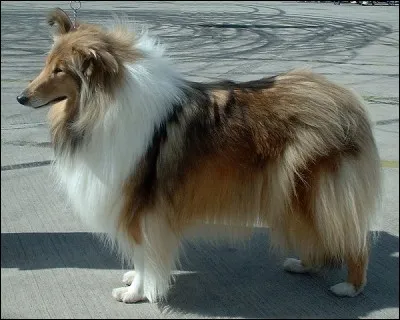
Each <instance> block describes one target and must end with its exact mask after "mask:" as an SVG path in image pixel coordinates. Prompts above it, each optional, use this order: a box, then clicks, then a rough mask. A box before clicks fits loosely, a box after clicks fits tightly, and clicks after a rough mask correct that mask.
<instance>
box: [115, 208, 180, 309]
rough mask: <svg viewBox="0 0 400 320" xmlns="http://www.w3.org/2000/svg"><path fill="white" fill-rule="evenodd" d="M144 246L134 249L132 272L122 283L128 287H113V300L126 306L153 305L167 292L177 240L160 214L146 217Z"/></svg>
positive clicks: (143, 227) (125, 275)
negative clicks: (147, 302)
mask: <svg viewBox="0 0 400 320" xmlns="http://www.w3.org/2000/svg"><path fill="white" fill-rule="evenodd" d="M142 231H143V244H141V245H140V246H137V247H135V251H134V265H135V270H134V271H129V272H126V273H125V274H124V276H123V279H122V281H123V282H124V283H125V284H128V285H129V287H121V288H116V289H114V290H113V291H112V295H113V297H114V298H115V299H116V300H118V301H122V302H125V303H135V302H138V301H143V300H145V299H148V300H149V301H150V302H155V301H157V300H158V299H160V298H163V297H164V295H165V294H166V293H167V291H168V288H169V284H170V279H171V271H172V268H173V267H174V266H175V256H176V253H177V249H178V245H179V241H178V239H177V237H176V236H175V235H174V234H173V232H172V231H171V229H170V228H169V226H168V224H167V223H166V221H165V219H164V217H163V216H162V215H160V216H158V215H156V214H149V215H146V216H145V217H144V219H143V221H142Z"/></svg>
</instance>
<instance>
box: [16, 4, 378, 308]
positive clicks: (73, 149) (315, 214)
mask: <svg viewBox="0 0 400 320" xmlns="http://www.w3.org/2000/svg"><path fill="white" fill-rule="evenodd" d="M48 22H49V24H50V25H55V26H56V33H55V35H54V44H53V46H52V49H51V51H50V53H49V55H48V57H47V60H46V63H45V67H44V69H43V70H42V72H41V73H40V74H39V76H38V77H37V78H36V79H34V80H33V81H32V82H31V83H30V84H29V86H28V87H27V88H26V89H25V90H24V91H23V92H22V93H21V94H20V95H19V96H18V97H17V100H18V101H19V102H20V103H21V104H23V105H27V106H31V107H34V108H37V107H41V106H45V105H52V106H51V109H50V112H49V122H50V128H51V137H52V143H53V145H54V152H55V158H56V161H55V169H56V172H57V173H58V174H59V177H60V180H61V182H62V184H63V185H65V187H66V191H67V193H68V195H69V198H70V200H71V202H72V205H73V207H74V210H76V211H77V212H79V214H80V216H81V217H82V218H83V219H84V220H86V222H87V223H88V224H89V225H90V226H92V227H94V231H99V232H102V233H106V234H107V235H108V239H109V240H110V242H111V243H112V244H114V245H116V247H117V248H118V249H119V251H120V253H121V256H122V257H125V258H126V259H128V261H129V262H131V263H132V264H134V267H135V271H130V272H128V273H126V274H125V275H124V279H123V281H124V282H125V283H126V284H129V286H125V287H122V288H117V289H114V290H113V296H114V297H115V298H116V299H117V300H120V301H123V302H127V303H129V302H137V301H140V300H144V299H148V300H149V301H156V300H158V299H159V298H162V297H165V294H166V292H167V291H168V287H169V285H170V283H171V281H170V280H171V270H172V269H173V268H174V266H175V262H176V258H177V254H178V247H179V244H180V242H181V240H182V239H183V237H184V236H185V235H186V233H187V232H188V231H189V230H192V229H193V228H195V227H196V226H198V225H201V224H204V223H208V224H219V225H225V226H230V227H232V228H233V227H269V230H270V233H271V241H272V243H273V244H276V245H279V246H280V247H282V248H285V249H290V250H295V251H296V252H297V253H298V254H299V257H300V260H297V259H288V260H286V261H285V263H284V268H285V269H286V270H288V271H292V272H309V271H313V270H316V269H318V268H319V267H322V266H324V265H327V264H332V263H334V264H337V263H345V264H346V265H347V267H348V278H347V281H345V282H342V283H339V284H336V285H334V286H333V287H331V290H332V291H333V292H334V293H335V294H337V295H339V296H355V295H357V294H358V293H359V292H360V291H361V290H362V289H363V287H364V285H365V284H366V270H367V264H368V255H369V247H370V243H369V242H370V241H369V240H368V238H369V237H368V234H369V229H370V226H371V221H372V218H373V217H374V214H375V211H376V205H377V204H378V201H377V200H378V199H379V194H380V160H379V156H378V152H377V148H376V144H375V141H374V137H373V133H372V131H371V124H370V121H369V119H368V116H367V114H366V111H365V108H364V106H363V103H362V101H361V100H360V99H359V98H358V97H357V96H356V95H355V94H353V93H352V92H351V91H349V90H348V89H346V88H343V87H341V86H338V85H336V84H333V83H332V82H329V81H328V80H327V79H325V78H324V77H322V76H320V75H317V74H314V73H312V72H310V71H304V70H303V71H292V72H288V73H285V74H280V75H277V76H274V77H270V78H263V79H260V80H256V81H250V82H242V83H237V82H232V81H221V82H215V83H198V82H190V81H187V80H185V79H183V77H181V76H180V75H179V74H178V73H177V72H175V71H174V69H173V67H172V66H171V65H170V64H169V63H168V59H166V58H165V57H164V56H163V50H162V48H161V47H160V46H159V45H158V44H157V43H156V42H155V41H154V40H152V39H151V38H149V37H148V36H147V34H146V33H143V34H140V35H139V36H137V35H136V34H133V33H131V32H130V31H129V29H128V28H126V27H124V26H121V27H116V28H114V29H112V30H106V29H103V28H101V27H99V26H95V25H91V24H80V25H76V26H74V25H73V24H72V22H71V20H70V19H69V18H68V16H67V15H66V14H65V13H64V12H63V11H62V10H61V9H56V10H54V11H52V13H51V14H50V16H49V19H48Z"/></svg>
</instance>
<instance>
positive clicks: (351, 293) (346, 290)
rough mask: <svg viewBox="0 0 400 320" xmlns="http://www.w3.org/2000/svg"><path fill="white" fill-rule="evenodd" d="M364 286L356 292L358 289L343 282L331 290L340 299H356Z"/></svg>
mask: <svg viewBox="0 0 400 320" xmlns="http://www.w3.org/2000/svg"><path fill="white" fill-rule="evenodd" d="M363 287H364V286H362V287H361V288H360V289H358V290H356V288H355V287H354V286H353V285H352V284H351V283H348V282H341V283H338V284H336V285H334V286H332V287H331V288H330V290H331V291H332V292H333V293H334V294H336V295H337V296H340V297H355V296H356V295H358V294H359V293H360V292H361V291H362V289H363Z"/></svg>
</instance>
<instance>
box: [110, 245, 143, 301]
mask: <svg viewBox="0 0 400 320" xmlns="http://www.w3.org/2000/svg"><path fill="white" fill-rule="evenodd" d="M134 264H135V271H134V277H133V279H132V280H133V281H132V283H131V284H130V286H129V287H121V288H116V289H114V290H113V291H112V295H113V297H114V298H115V299H117V300H118V301H122V302H125V303H135V302H139V301H143V300H146V297H145V295H144V275H145V268H144V267H145V255H144V248H143V246H137V247H135V251H134ZM126 274H127V273H126ZM129 275H130V276H132V271H131V272H130V273H129Z"/></svg>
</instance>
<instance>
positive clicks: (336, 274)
mask: <svg viewBox="0 0 400 320" xmlns="http://www.w3.org/2000/svg"><path fill="white" fill-rule="evenodd" d="M55 6H59V7H61V8H63V9H65V10H66V11H68V12H69V13H71V10H70V8H69V1H2V2H1V151H2V152H1V169H2V171H1V317H2V318H42V319H46V318H392V319H394V318H398V317H399V285H398V280H399V276H398V271H399V216H398V215H399V196H398V194H399V166H398V163H399V162H398V161H399V135H398V134H399V7H398V6H396V7H393V6H387V5H375V6H359V5H352V4H349V3H346V4H342V5H340V6H338V5H333V3H318V2H307V3H304V2H301V3H300V2H294V1H292V2H248V1H246V2H170V1H162V2H142V1H137V2H132V1H129V2H128V1H112V2H111V1H96V2H95V1H93V2H92V1H82V8H81V10H80V11H79V12H78V18H79V19H82V20H85V21H88V22H95V23H106V22H108V21H111V20H112V15H113V14H117V15H118V16H120V15H125V16H127V17H128V18H129V19H132V20H134V21H136V22H139V23H144V24H146V25H147V26H148V27H149V30H150V32H151V33H152V34H154V35H156V36H158V37H160V39H161V40H162V41H163V43H165V44H166V45H167V48H168V51H167V52H168V53H169V55H170V56H171V57H172V58H173V59H174V61H175V63H176V67H177V69H179V70H180V71H182V72H183V73H184V74H185V75H186V76H187V77H188V78H189V79H192V80H215V79H221V78H230V79H233V80H250V79H257V78H260V77H263V76H266V75H273V74H276V73H278V72H283V71H286V70H289V69H291V68H295V67H303V66H309V67H312V68H313V69H314V70H315V71H317V72H320V73H323V74H325V75H326V76H328V77H329V78H330V79H332V80H334V81H337V82H339V83H342V84H346V85H349V86H350V87H352V88H354V89H355V90H356V91H358V92H359V93H360V94H361V95H362V96H363V97H364V98H365V99H366V100H367V101H368V103H369V111H370V113H371V117H372V119H373V121H374V123H375V127H374V133H375V136H376V139H377V143H378V147H379V152H380V155H381V159H382V167H383V171H384V196H383V203H382V208H381V209H380V210H379V220H380V221H379V223H377V225H376V226H375V229H376V230H378V231H379V235H380V237H379V239H378V241H377V243H376V244H375V245H374V247H373V250H372V257H371V262H370V267H369V281H368V285H367V287H366V289H365V292H364V293H363V294H361V295H360V296H358V297H356V298H352V299H346V298H345V299H343V298H337V297H335V296H333V295H332V294H330V292H329V291H328V288H329V286H330V285H332V284H335V283H337V282H339V281H341V279H342V278H344V277H345V270H340V271H333V272H326V273H322V274H318V275H313V276H309V275H292V274H288V273H285V272H284V271H283V269H282V266H281V264H282V261H283V258H282V257H279V256H275V255H273V254H272V253H270V252H268V250H267V247H268V237H267V230H259V231H258V232H257V233H256V234H255V236H254V237H253V238H252V240H251V241H250V243H248V244H246V245H245V246H238V247H236V246H233V245H221V246H219V247H214V246H212V245H211V244H207V243H199V244H197V245H195V244H194V243H188V244H187V245H185V257H184V259H183V261H182V266H181V268H180V269H179V270H177V281H176V283H175V285H174V287H173V288H172V289H171V292H170V294H169V296H168V301H167V304H162V305H161V304H149V303H141V304H135V305H124V304H122V303H119V302H117V301H114V300H113V298H112V297H111V290H112V288H115V287H118V286H121V279H122V274H123V272H124V271H125V270H123V269H122V266H121V264H120V262H119V261H118V258H117V257H116V256H115V255H113V254H112V253H111V252H110V251H108V250H107V249H105V248H103V247H102V245H101V243H100V242H99V241H98V240H97V239H96V237H94V236H93V235H92V234H90V233H89V230H88V228H87V227H86V226H84V225H83V224H82V223H81V222H80V220H79V219H78V218H77V217H76V216H75V215H74V214H73V212H72V211H71V209H70V207H69V206H68V204H67V201H66V197H65V195H64V193H63V191H62V190H58V189H57V188H56V187H55V183H54V179H53V177H52V175H51V172H50V167H49V162H50V160H52V159H53V154H52V150H51V148H50V144H49V141H50V140H49V133H48V127H47V125H46V112H47V110H45V109H39V110H32V109H29V108H24V107H22V106H20V105H18V104H17V102H16V100H15V97H16V95H17V94H18V93H19V92H20V91H21V90H22V89H23V88H24V87H25V85H26V84H27V82H28V80H29V79H32V78H33V77H34V76H35V75H36V74H37V73H38V71H39V70H40V68H41V66H42V64H43V59H44V57H45V54H46V52H47V51H48V49H49V47H50V44H51V35H50V32H49V27H48V26H47V25H46V23H45V16H46V13H47V10H49V9H50V8H53V7H55Z"/></svg>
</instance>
